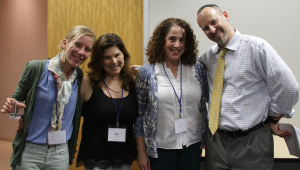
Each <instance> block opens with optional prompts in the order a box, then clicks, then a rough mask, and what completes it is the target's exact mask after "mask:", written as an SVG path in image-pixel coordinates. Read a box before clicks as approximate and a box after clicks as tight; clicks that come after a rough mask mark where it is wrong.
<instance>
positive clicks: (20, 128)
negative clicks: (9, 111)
mask: <svg viewBox="0 0 300 170" xmlns="http://www.w3.org/2000/svg"><path fill="white" fill-rule="evenodd" d="M23 129H24V115H21V118H20V119H19V126H18V130H17V132H20V131H22V130H23Z"/></svg>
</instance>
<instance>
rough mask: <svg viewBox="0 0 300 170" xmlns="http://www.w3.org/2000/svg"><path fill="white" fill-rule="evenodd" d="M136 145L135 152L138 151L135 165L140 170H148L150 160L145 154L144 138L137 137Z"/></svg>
mask: <svg viewBox="0 0 300 170" xmlns="http://www.w3.org/2000/svg"><path fill="white" fill-rule="evenodd" d="M135 139H136V144H137V150H138V158H137V163H138V165H139V167H140V169H141V170H150V169H151V168H150V159H149V156H148V155H147V153H146V149H145V139H144V137H137V138H135Z"/></svg>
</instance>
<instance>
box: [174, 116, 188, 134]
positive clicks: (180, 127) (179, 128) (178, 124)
mask: <svg viewBox="0 0 300 170" xmlns="http://www.w3.org/2000/svg"><path fill="white" fill-rule="evenodd" d="M186 131H187V122H186V118H183V119H177V120H175V133H182V132H186Z"/></svg>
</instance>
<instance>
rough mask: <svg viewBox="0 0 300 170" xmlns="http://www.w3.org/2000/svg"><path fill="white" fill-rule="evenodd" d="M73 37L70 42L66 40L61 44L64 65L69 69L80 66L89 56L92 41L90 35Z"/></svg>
mask: <svg viewBox="0 0 300 170" xmlns="http://www.w3.org/2000/svg"><path fill="white" fill-rule="evenodd" d="M79 36H80V35H76V36H74V37H73V38H72V39H71V41H70V42H68V43H67V41H66V39H64V40H63V42H62V48H63V52H64V53H65V57H66V60H65V63H64V64H66V65H67V66H68V67H70V68H75V67H77V66H79V65H80V64H82V63H83V62H84V61H85V60H86V59H87V58H88V57H89V55H90V52H91V49H92V46H93V43H94V40H93V37H92V36H90V35H83V36H81V37H80V38H78V37H79Z"/></svg>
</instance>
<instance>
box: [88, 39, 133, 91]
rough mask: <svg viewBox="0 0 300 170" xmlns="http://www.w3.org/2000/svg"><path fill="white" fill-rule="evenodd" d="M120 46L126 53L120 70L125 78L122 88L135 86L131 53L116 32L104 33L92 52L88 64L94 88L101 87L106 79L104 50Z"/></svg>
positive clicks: (126, 88)
mask: <svg viewBox="0 0 300 170" xmlns="http://www.w3.org/2000/svg"><path fill="white" fill-rule="evenodd" d="M114 46H115V47H118V48H119V50H120V51H121V52H122V53H123V55H124V66H123V68H122V70H121V72H120V75H121V78H122V79H123V84H122V88H123V89H125V90H130V89H132V88H133V87H134V83H133V78H132V75H131V73H130V70H129V69H130V68H129V66H130V55H129V53H128V51H127V50H126V47H125V45H124V43H123V41H122V40H121V38H120V37H119V36H118V35H116V34H113V33H111V34H104V35H102V36H100V37H99V38H98V39H97V40H96V41H95V43H94V45H93V48H92V52H91V61H90V62H89V64H88V68H89V69H90V71H89V72H88V73H89V77H90V78H91V82H92V83H91V85H92V88H100V82H101V81H103V80H104V78H105V76H106V72H105V70H104V69H103V59H104V51H105V50H106V49H108V48H110V47H114Z"/></svg>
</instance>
